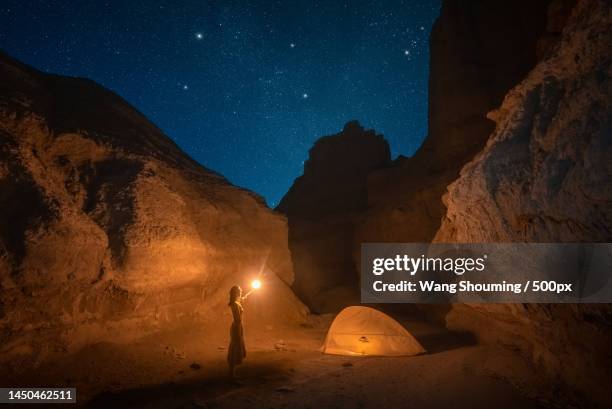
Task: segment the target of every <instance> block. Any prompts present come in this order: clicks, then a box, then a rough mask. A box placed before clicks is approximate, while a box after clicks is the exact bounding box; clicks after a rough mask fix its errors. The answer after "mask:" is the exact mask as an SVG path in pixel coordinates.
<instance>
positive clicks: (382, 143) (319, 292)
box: [277, 121, 391, 312]
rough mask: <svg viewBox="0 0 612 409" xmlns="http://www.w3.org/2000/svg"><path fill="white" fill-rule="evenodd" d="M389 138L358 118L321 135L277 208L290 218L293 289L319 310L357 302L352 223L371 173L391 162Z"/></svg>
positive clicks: (364, 197)
mask: <svg viewBox="0 0 612 409" xmlns="http://www.w3.org/2000/svg"><path fill="white" fill-rule="evenodd" d="M390 160H391V159H390V152H389V145H388V143H387V141H386V140H385V139H384V138H383V137H382V136H381V135H377V134H376V133H375V132H374V131H371V130H370V131H366V130H365V129H364V128H363V127H361V126H360V125H359V124H358V123H357V122H356V121H352V122H349V123H347V124H346V125H345V127H344V129H343V130H342V132H340V133H338V134H335V135H330V136H325V137H323V138H321V139H319V140H318V141H317V142H316V143H315V145H314V146H313V147H312V149H311V150H310V155H309V158H308V160H307V161H306V162H305V163H304V175H302V176H300V177H299V178H297V179H296V180H295V182H294V184H293V186H292V187H291V189H290V190H289V192H287V194H286V195H285V196H284V197H283V199H282V201H281V202H280V204H279V205H278V208H277V210H278V211H280V212H282V213H284V214H286V215H287V217H288V219H289V244H290V249H291V255H292V258H293V264H294V266H295V284H294V286H293V288H294V289H295V291H296V293H297V294H298V295H299V296H300V297H301V298H302V300H304V301H305V302H306V303H307V304H308V306H309V307H310V308H312V309H313V310H314V311H316V312H329V311H336V310H338V309H339V308H340V307H342V306H345V305H347V304H352V303H355V302H358V300H359V297H358V288H357V282H358V280H357V277H358V275H357V263H356V262H354V261H353V257H352V254H353V249H352V240H353V227H354V224H355V220H356V217H357V216H358V215H359V214H360V213H361V212H363V211H364V210H365V209H366V206H367V176H368V174H369V173H370V172H372V171H373V170H375V169H379V168H382V167H385V166H388V165H389V163H390Z"/></svg>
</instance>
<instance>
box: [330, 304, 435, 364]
mask: <svg viewBox="0 0 612 409" xmlns="http://www.w3.org/2000/svg"><path fill="white" fill-rule="evenodd" d="M321 351H322V352H323V353H326V354H333V355H377V356H411V355H418V354H422V353H425V349H423V347H422V346H421V344H419V342H418V341H417V340H416V339H415V338H414V337H413V336H412V335H410V333H409V332H408V331H406V329H405V328H404V327H403V326H402V325H401V324H400V323H399V322H397V321H395V320H394V319H393V318H391V317H389V316H388V315H387V314H384V313H382V312H380V311H378V310H375V309H374V308H369V307H361V306H353V307H347V308H345V309H343V310H342V311H341V312H340V314H338V315H337V316H336V318H335V319H334V322H332V324H331V326H330V327H329V331H328V332H327V337H326V338H325V344H323V347H322V348H321Z"/></svg>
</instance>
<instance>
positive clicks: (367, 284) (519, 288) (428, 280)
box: [361, 243, 612, 303]
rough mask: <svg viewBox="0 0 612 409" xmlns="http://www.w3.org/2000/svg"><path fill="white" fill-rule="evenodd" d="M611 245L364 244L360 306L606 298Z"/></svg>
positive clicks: (611, 295)
mask: <svg viewBox="0 0 612 409" xmlns="http://www.w3.org/2000/svg"><path fill="white" fill-rule="evenodd" d="M611 276H612V244H611V243H563V244H553V243H496V244H441V243H434V244H432V243H364V244H362V246H361V301H362V302H364V303H449V302H450V303H453V302H470V303H472V302H484V303H486V302H490V303H500V302H501V303H610V302H612V280H611Z"/></svg>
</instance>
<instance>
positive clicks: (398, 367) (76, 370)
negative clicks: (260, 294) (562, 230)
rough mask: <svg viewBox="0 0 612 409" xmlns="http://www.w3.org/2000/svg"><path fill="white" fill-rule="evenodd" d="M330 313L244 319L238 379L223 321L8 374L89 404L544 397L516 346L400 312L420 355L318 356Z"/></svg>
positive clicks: (479, 402)
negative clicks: (276, 323) (263, 321)
mask: <svg viewBox="0 0 612 409" xmlns="http://www.w3.org/2000/svg"><path fill="white" fill-rule="evenodd" d="M331 319H332V316H331V315H323V316H311V317H310V319H309V323H308V324H306V325H301V326H296V327H285V328H274V327H270V326H268V327H265V328H259V327H254V326H253V325H249V322H248V321H247V323H246V341H247V349H248V355H247V359H246V361H245V363H244V364H243V365H241V366H240V367H238V370H237V377H238V380H237V382H231V381H230V380H229V379H228V378H227V367H226V363H225V356H226V353H227V350H226V345H227V340H228V335H227V331H226V329H225V328H223V329H221V328H217V329H216V330H214V331H211V330H210V327H208V328H207V326H206V325H202V326H201V327H198V326H190V327H186V328H185V327H183V328H176V329H174V330H172V331H168V332H163V333H157V334H155V335H151V336H148V337H146V338H143V339H140V340H138V341H137V342H133V343H130V344H127V345H119V344H113V343H108V342H105V343H100V344H96V345H93V346H90V347H87V348H85V349H83V350H81V351H79V352H77V353H75V354H71V355H69V356H67V357H65V358H63V359H62V361H61V362H54V363H50V364H48V365H45V366H42V367H40V368H39V369H38V370H37V372H36V373H29V374H23V375H21V376H20V377H16V378H12V380H11V381H10V383H11V384H12V385H21V386H23V385H26V384H27V385H28V386H35V384H38V385H39V386H43V385H44V386H51V385H57V386H73V387H76V388H77V391H78V392H77V400H78V403H77V406H79V407H87V408H109V407H113V408H243V407H252V408H379V407H395V408H402V407H416V408H442V407H444V408H447V407H470V408H480V407H482V408H490V407H493V406H495V407H496V408H497V409H502V408H531V407H533V408H535V407H542V405H543V404H542V402H541V401H540V402H536V401H535V400H533V399H531V398H529V397H527V396H526V394H525V392H524V391H525V390H527V389H529V388H527V389H525V388H522V387H521V385H520V383H516V382H510V381H509V380H508V379H523V381H524V382H528V381H529V380H530V376H531V375H530V374H531V373H533V372H532V371H531V369H530V368H529V367H528V366H527V365H526V364H525V363H524V361H523V360H522V358H521V357H520V356H519V355H518V354H517V353H516V352H513V351H510V350H505V349H502V348H500V347H492V346H484V345H477V344H475V342H474V341H473V339H471V338H470V337H469V336H466V335H462V334H457V333H450V332H448V331H447V330H445V329H444V328H443V327H441V326H437V325H435V324H431V323H428V322H426V321H422V320H415V319H414V317H407V318H406V317H404V318H401V319H400V321H401V322H402V323H403V324H404V325H405V326H406V327H407V328H408V329H409V330H410V331H411V332H412V333H413V334H414V335H415V336H416V337H417V338H418V339H419V341H420V342H421V343H422V344H423V346H424V347H425V348H426V349H427V350H428V353H427V354H426V355H421V356H416V357H405V358H384V357H344V356H333V355H324V354H322V353H320V352H319V350H318V349H319V347H320V346H321V344H322V342H323V339H324V337H325V334H326V330H327V328H328V327H329V324H330V323H331ZM247 320H248V316H247ZM206 340H207V341H206ZM501 373H503V374H505V375H504V376H501V375H500V374H501ZM505 376H507V377H505ZM523 386H525V385H523ZM37 407H41V406H37Z"/></svg>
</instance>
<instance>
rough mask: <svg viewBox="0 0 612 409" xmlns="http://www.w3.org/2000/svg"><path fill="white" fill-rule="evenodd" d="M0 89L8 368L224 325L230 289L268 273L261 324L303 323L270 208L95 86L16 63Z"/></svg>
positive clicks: (1, 333)
mask: <svg viewBox="0 0 612 409" xmlns="http://www.w3.org/2000/svg"><path fill="white" fill-rule="evenodd" d="M0 79H1V80H0V213H1V214H2V218H1V219H0V339H1V341H0V345H1V348H2V350H1V351H0V356H1V357H2V360H7V361H10V362H11V363H12V364H14V365H16V366H23V365H27V364H32V363H35V362H38V361H41V360H44V359H46V358H47V357H49V356H50V355H53V354H54V353H57V352H64V351H66V350H72V349H74V348H78V347H79V346H82V345H85V344H87V343H89V342H93V341H96V342H98V341H102V340H105V339H112V340H113V341H115V342H122V341H124V340H129V339H133V338H137V337H139V336H142V335H144V334H146V333H148V332H150V331H154V330H157V329H163V328H166V327H168V326H170V325H178V324H179V323H184V322H188V321H189V320H199V321H206V320H207V319H210V318H215V319H218V317H219V314H226V310H227V308H226V303H227V292H228V290H229V288H230V287H231V285H233V284H236V283H238V284H246V282H247V280H248V279H249V278H250V277H251V276H253V275H256V274H258V273H259V272H260V271H263V272H264V273H265V274H266V275H265V276H264V280H266V282H267V284H266V286H267V291H270V292H271V294H270V296H269V297H266V302H262V303H259V304H258V306H257V308H254V309H252V314H251V317H252V319H253V320H255V319H259V320H261V321H262V322H265V323H267V324H274V325H280V324H282V323H287V322H297V321H299V320H300V319H301V317H303V316H304V314H305V307H303V305H302V304H301V303H300V302H299V301H298V300H297V299H296V298H295V296H294V295H293V293H292V291H291V290H290V288H289V285H291V284H292V282H293V269H292V264H291V259H290V254H289V250H288V246H287V226H286V220H285V219H284V218H283V217H282V216H280V215H278V214H275V213H274V212H272V211H271V210H270V209H268V208H267V207H266V206H265V204H264V202H263V201H262V200H261V199H260V198H259V197H258V196H256V195H255V194H253V193H251V192H248V191H245V190H242V189H239V188H236V187H234V186H232V185H230V184H229V183H228V182H227V181H226V180H225V179H224V178H223V177H221V176H220V175H218V174H215V173H214V172H211V171H209V170H207V169H205V168H203V167H201V166H200V165H198V164H197V163H196V162H195V161H193V160H192V159H190V158H189V157H188V156H187V155H186V154H185V153H183V152H182V151H181V150H180V149H179V148H178V147H177V146H176V145H175V144H174V143H173V142H172V141H171V140H170V139H169V138H168V137H166V136H165V135H164V134H163V133H162V132H161V131H160V130H159V129H157V128H156V127H155V126H154V125H153V124H151V123H150V122H149V121H148V120H147V119H146V118H145V117H144V116H143V115H142V114H140V113H139V112H137V111H136V110H135V109H134V108H133V107H131V106H130V105H129V104H127V103H126V102H125V101H124V100H123V99H121V98H120V97H119V96H117V95H115V94H113V93H112V92H110V91H108V90H106V89H104V88H102V87H100V86H99V85H97V84H95V83H93V82H92V81H89V80H85V79H77V78H66V77H60V76H54V75H46V74H43V73H41V72H38V71H36V70H34V69H32V68H29V67H27V66H24V65H22V64H20V63H18V62H16V61H14V60H12V59H10V58H9V57H7V56H6V55H0ZM228 320H229V317H228ZM20 356H21V357H23V359H24V360H25V361H24V362H21V361H19V357H20Z"/></svg>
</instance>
